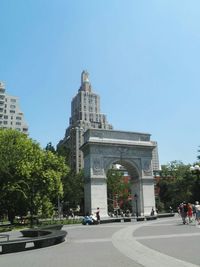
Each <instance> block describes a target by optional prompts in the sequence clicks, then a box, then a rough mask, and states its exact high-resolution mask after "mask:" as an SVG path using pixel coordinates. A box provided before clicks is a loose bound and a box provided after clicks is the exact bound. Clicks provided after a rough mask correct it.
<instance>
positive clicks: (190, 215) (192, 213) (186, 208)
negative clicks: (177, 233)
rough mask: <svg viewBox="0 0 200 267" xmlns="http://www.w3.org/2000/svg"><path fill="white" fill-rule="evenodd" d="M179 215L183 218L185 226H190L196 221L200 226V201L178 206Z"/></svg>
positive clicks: (183, 203)
mask: <svg viewBox="0 0 200 267" xmlns="http://www.w3.org/2000/svg"><path fill="white" fill-rule="evenodd" d="M178 213H179V215H180V216H181V219H182V222H183V224H189V223H192V222H193V221H196V223H197V224H200V205H199V201H195V204H192V203H186V202H185V201H184V202H182V203H181V204H180V205H179V206H178Z"/></svg>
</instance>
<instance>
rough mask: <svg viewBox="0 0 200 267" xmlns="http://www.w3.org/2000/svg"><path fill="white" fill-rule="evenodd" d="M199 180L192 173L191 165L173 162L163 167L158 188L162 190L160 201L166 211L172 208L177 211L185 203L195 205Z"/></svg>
mask: <svg viewBox="0 0 200 267" xmlns="http://www.w3.org/2000/svg"><path fill="white" fill-rule="evenodd" d="M197 180H198V179H197V177H196V176H195V175H194V174H192V173H191V171H190V165H184V164H183V163H182V162H180V161H172V162H170V163H169V164H167V165H163V166H162V168H161V173H160V180H159V182H158V187H159V188H160V193H159V197H160V201H161V202H162V203H163V205H164V208H165V210H168V209H169V207H170V206H172V207H173V208H174V209H176V207H177V206H178V205H179V204H180V203H181V202H183V201H187V202H191V203H194V201H195V200H197V198H196V197H197V193H195V190H197V184H196V183H197ZM198 192H199V190H198Z"/></svg>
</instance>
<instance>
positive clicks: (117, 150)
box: [81, 129, 155, 217]
mask: <svg viewBox="0 0 200 267" xmlns="http://www.w3.org/2000/svg"><path fill="white" fill-rule="evenodd" d="M154 148H155V145H154V142H152V141H151V140H150V134H147V133H137V132H124V131H114V130H102V129H89V130H87V131H86V132H85V134H84V144H83V145H82V146H81V150H82V151H83V154H84V177H85V178H84V179H85V180H84V200H85V213H87V212H89V213H94V212H95V210H96V209H97V207H99V208H100V212H101V216H102V217H107V216H108V206H107V181H106V180H107V178H106V173H107V171H108V169H109V168H110V167H111V165H112V164H113V163H120V164H121V165H123V166H124V167H125V168H126V169H127V171H128V173H129V175H130V176H131V178H132V179H131V182H132V186H131V192H132V196H134V195H135V194H137V196H138V197H137V211H138V215H150V212H151V209H152V207H153V208H154V209H155V195H154V177H153V169H152V150H153V149H154ZM132 201H133V203H132V208H133V212H135V213H136V201H135V199H134V198H133V200H132Z"/></svg>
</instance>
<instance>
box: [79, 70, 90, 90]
mask: <svg viewBox="0 0 200 267" xmlns="http://www.w3.org/2000/svg"><path fill="white" fill-rule="evenodd" d="M79 91H85V92H92V86H91V84H90V81H89V73H88V72H87V71H86V70H84V71H82V73H81V87H80V89H79Z"/></svg>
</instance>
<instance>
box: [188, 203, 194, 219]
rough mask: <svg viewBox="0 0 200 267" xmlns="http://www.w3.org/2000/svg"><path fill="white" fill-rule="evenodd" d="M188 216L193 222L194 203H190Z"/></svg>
mask: <svg viewBox="0 0 200 267" xmlns="http://www.w3.org/2000/svg"><path fill="white" fill-rule="evenodd" d="M187 216H188V220H189V223H191V222H192V218H193V208H192V204H191V203H188V207H187Z"/></svg>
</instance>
